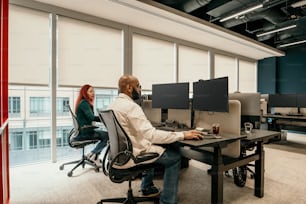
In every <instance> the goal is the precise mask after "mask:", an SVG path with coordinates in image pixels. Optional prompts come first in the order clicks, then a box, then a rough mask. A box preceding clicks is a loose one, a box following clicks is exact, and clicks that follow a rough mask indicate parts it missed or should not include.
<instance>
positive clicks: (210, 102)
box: [192, 77, 228, 112]
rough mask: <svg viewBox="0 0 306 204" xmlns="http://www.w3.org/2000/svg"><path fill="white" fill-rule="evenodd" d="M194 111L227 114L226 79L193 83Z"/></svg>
mask: <svg viewBox="0 0 306 204" xmlns="http://www.w3.org/2000/svg"><path fill="white" fill-rule="evenodd" d="M192 103H193V104H192V107H193V109H194V110H200V111H210V112H228V77H222V78H216V79H211V80H200V81H198V82H194V83H193V102H192Z"/></svg>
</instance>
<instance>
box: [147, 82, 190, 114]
mask: <svg viewBox="0 0 306 204" xmlns="http://www.w3.org/2000/svg"><path fill="white" fill-rule="evenodd" d="M152 108H161V109H189V82H182V83H168V84H153V85H152Z"/></svg>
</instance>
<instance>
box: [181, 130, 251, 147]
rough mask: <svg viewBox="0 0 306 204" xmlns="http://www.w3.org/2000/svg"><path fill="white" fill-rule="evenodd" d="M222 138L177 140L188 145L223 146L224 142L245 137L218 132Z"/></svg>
mask: <svg viewBox="0 0 306 204" xmlns="http://www.w3.org/2000/svg"><path fill="white" fill-rule="evenodd" d="M220 136H221V137H222V138H219V139H205V138H204V139H202V140H183V141H179V143H181V145H186V146H190V147H205V146H207V147H214V146H224V145H226V144H229V143H232V142H234V141H236V140H239V139H243V138H246V137H247V136H246V135H234V134H228V133H222V134H220Z"/></svg>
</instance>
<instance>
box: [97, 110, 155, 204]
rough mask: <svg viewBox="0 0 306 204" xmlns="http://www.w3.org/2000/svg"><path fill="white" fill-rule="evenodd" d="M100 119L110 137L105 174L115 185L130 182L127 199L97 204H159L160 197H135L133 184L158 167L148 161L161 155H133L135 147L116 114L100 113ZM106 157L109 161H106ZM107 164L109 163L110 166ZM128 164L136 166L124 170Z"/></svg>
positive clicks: (110, 199)
mask: <svg viewBox="0 0 306 204" xmlns="http://www.w3.org/2000/svg"><path fill="white" fill-rule="evenodd" d="M99 117H100V120H101V121H102V122H103V123H104V125H105V127H106V128H107V131H108V135H109V148H108V152H107V153H105V154H104V158H103V165H102V168H103V172H104V173H105V175H107V176H108V177H109V178H110V180H111V181H112V182H114V183H122V182H124V181H128V192H127V197H119V198H107V199H101V200H100V201H99V202H98V203H97V204H102V203H104V202H115V203H126V204H135V203H138V202H147V201H153V202H154V203H158V202H159V197H135V196H134V195H133V191H132V187H131V186H132V185H131V184H132V180H134V179H136V178H138V177H139V175H141V174H142V173H145V172H146V171H147V170H149V169H152V168H155V167H157V164H154V163H150V162H148V161H149V160H151V159H154V158H157V157H158V156H159V154H158V153H153V152H147V153H142V154H140V155H137V156H135V155H133V146H132V143H131V141H130V138H129V136H128V135H127V133H126V132H125V131H124V129H123V128H122V126H121V125H120V124H119V122H118V120H117V119H116V116H115V114H114V112H113V111H112V110H106V111H100V112H99ZM106 157H107V159H105V158H106ZM105 162H108V164H106V163H105ZM128 162H132V163H134V164H135V165H134V166H132V167H127V168H124V167H123V166H124V165H125V164H127V163H128ZM144 162H147V163H144ZM105 168H106V169H105Z"/></svg>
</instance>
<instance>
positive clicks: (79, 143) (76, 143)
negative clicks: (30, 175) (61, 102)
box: [59, 105, 99, 177]
mask: <svg viewBox="0 0 306 204" xmlns="http://www.w3.org/2000/svg"><path fill="white" fill-rule="evenodd" d="M67 107H68V109H69V112H70V114H71V116H72V121H73V128H72V130H71V131H70V132H69V134H68V143H69V146H70V147H72V148H76V149H80V148H81V149H82V158H81V159H79V160H76V161H71V162H67V163H64V164H62V165H61V166H60V167H59V169H60V170H63V169H64V166H65V165H69V164H76V165H75V166H74V167H73V168H72V169H71V170H70V171H69V172H68V173H67V175H68V176H69V177H71V176H72V174H73V171H74V170H75V169H76V168H78V167H79V166H82V167H83V168H84V167H85V164H88V165H90V166H92V167H94V168H95V171H97V172H98V171H99V167H98V166H97V165H96V164H95V163H94V162H92V161H90V160H89V159H88V158H87V157H86V155H85V146H87V145H90V144H94V143H96V142H98V141H99V140H98V139H92V140H76V139H75V137H76V136H78V134H79V131H80V130H81V127H80V126H79V123H78V120H77V118H76V115H75V114H74V113H73V111H72V110H71V107H70V106H69V105H67ZM84 128H93V129H95V128H97V127H96V126H86V127H82V129H84Z"/></svg>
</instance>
